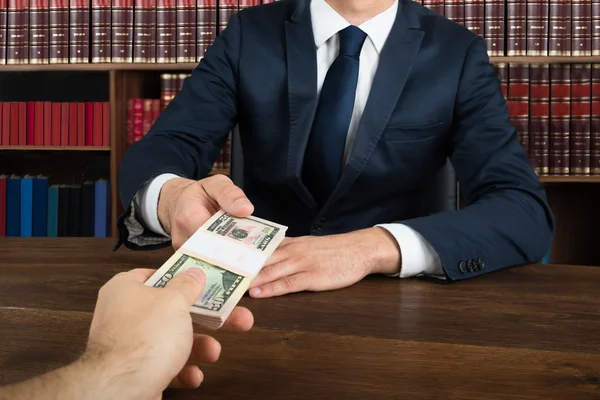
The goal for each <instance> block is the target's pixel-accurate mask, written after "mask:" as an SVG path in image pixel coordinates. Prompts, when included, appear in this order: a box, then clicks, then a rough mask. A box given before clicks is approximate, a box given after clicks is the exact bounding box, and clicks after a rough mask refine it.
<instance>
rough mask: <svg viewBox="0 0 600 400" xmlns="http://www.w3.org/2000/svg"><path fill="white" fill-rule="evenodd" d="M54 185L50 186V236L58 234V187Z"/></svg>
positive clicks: (48, 227) (48, 232) (48, 228)
mask: <svg viewBox="0 0 600 400" xmlns="http://www.w3.org/2000/svg"><path fill="white" fill-rule="evenodd" d="M59 186H60V185H52V186H50V187H49V188H48V211H47V213H48V226H47V230H48V231H47V234H48V236H49V237H57V236H58V187H59Z"/></svg>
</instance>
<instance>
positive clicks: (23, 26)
mask: <svg viewBox="0 0 600 400" xmlns="http://www.w3.org/2000/svg"><path fill="white" fill-rule="evenodd" d="M28 32H29V0H8V18H7V41H6V63H7V64H28V63H29V52H28V49H29V33H28Z"/></svg>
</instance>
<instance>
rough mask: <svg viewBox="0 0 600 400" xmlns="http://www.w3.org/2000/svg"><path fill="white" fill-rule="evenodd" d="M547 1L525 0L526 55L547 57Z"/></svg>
mask: <svg viewBox="0 0 600 400" xmlns="http://www.w3.org/2000/svg"><path fill="white" fill-rule="evenodd" d="M548 4H549V3H548V0H527V55H528V56H547V55H548V22H549V21H548V19H549V18H548V17H549V7H548Z"/></svg>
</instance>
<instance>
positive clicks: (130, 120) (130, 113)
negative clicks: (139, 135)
mask: <svg viewBox="0 0 600 400" xmlns="http://www.w3.org/2000/svg"><path fill="white" fill-rule="evenodd" d="M133 103H134V99H129V100H127V146H131V145H132V144H133V142H134V141H133Z"/></svg>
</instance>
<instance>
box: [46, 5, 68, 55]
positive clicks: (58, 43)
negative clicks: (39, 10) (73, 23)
mask: <svg viewBox="0 0 600 400" xmlns="http://www.w3.org/2000/svg"><path fill="white" fill-rule="evenodd" d="M49 4H50V9H49V28H50V29H49V32H48V38H49V39H48V43H49V51H48V53H49V57H50V60H49V61H50V64H67V63H68V62H69V1H68V0H50V2H49Z"/></svg>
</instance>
